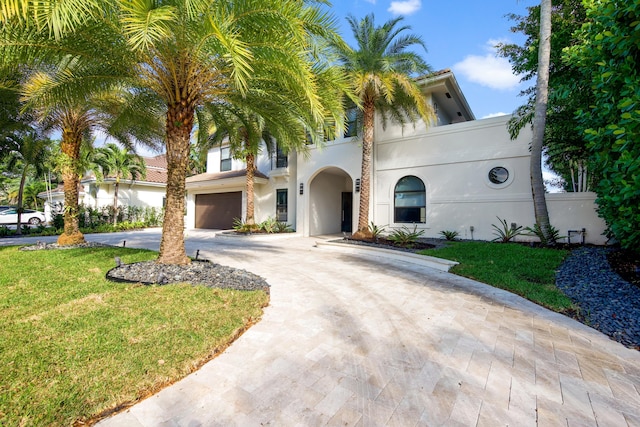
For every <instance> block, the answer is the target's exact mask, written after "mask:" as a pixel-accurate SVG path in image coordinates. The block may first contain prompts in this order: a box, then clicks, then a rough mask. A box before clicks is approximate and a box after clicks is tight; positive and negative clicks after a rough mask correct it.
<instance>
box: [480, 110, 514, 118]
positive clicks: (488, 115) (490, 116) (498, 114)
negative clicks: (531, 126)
mask: <svg viewBox="0 0 640 427" xmlns="http://www.w3.org/2000/svg"><path fill="white" fill-rule="evenodd" d="M508 114H509V113H503V112H502V111H500V112H498V113H490V114H487V115H486V116H484V117H482V118H483V119H490V118H492V117H500V116H506V115H508Z"/></svg>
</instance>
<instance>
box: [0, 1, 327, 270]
mask: <svg viewBox="0 0 640 427" xmlns="http://www.w3.org/2000/svg"><path fill="white" fill-rule="evenodd" d="M50 3H51V2H47V3H46V5H45V4H44V3H40V2H31V1H28V0H20V1H14V0H0V10H1V11H2V13H1V14H0V19H2V20H3V21H4V22H5V23H8V22H10V23H11V24H14V25H5V26H4V29H5V30H6V31H8V32H10V33H11V31H12V30H13V29H14V28H15V27H17V26H20V25H15V24H16V22H21V23H24V22H25V21H28V23H30V24H31V28H33V27H35V28H43V29H46V30H50V32H52V33H53V34H54V36H55V37H50V38H49V41H48V43H49V45H50V46H51V49H48V48H47V50H48V51H50V52H53V53H52V55H53V54H56V55H60V53H61V52H62V53H71V52H73V55H74V56H73V61H75V62H77V63H81V64H94V63H95V62H96V60H97V59H98V60H100V61H101V62H102V63H103V64H104V68H108V67H110V69H109V70H107V71H109V73H105V74H102V75H103V76H105V75H107V76H113V75H115V74H114V73H116V74H117V72H122V75H121V77H122V79H121V81H125V82H126V83H128V84H134V83H135V84H136V85H137V87H142V88H146V89H147V90H149V92H151V93H153V95H155V96H156V98H157V99H160V100H161V101H162V103H163V104H164V106H165V107H166V114H165V118H166V120H165V123H166V125H165V126H166V140H165V144H166V154H167V169H168V180H167V198H166V208H165V217H164V222H163V231H162V241H161V244H160V254H159V257H158V262H160V263H169V264H184V263H188V262H189V258H188V257H187V256H186V252H185V249H184V236H183V228H184V193H185V177H186V172H187V168H188V163H189V151H190V150H189V147H190V139H191V134H192V130H193V126H194V120H195V116H196V112H197V111H198V109H200V108H201V107H203V106H204V105H207V104H212V103H217V102H220V101H223V100H224V99H225V98H226V97H227V96H229V94H230V93H231V91H236V92H238V93H241V94H243V93H246V92H247V91H248V89H249V83H248V78H249V76H251V77H252V79H256V78H258V79H259V78H260V77H261V76H271V75H273V74H276V75H278V78H279V80H280V81H281V86H280V87H288V88H291V89H292V91H295V92H296V93H297V94H300V95H301V96H302V97H303V98H304V100H305V103H304V106H305V108H307V109H308V110H309V112H310V114H311V115H312V116H313V117H314V118H315V120H316V121H317V122H322V120H323V119H324V116H325V111H324V108H323V105H322V102H321V100H320V99H319V98H318V97H317V93H316V80H315V75H314V69H313V65H314V62H313V60H312V59H313V58H312V56H313V54H315V52H316V51H315V50H314V49H313V48H314V47H315V46H316V45H315V40H316V38H322V37H329V38H337V35H336V31H335V23H334V22H333V19H332V18H331V17H330V16H329V15H328V14H327V13H325V12H322V11H321V9H320V7H319V5H318V3H322V2H318V1H313V0H309V1H299V0H262V1H255V0H237V1H233V2H222V1H216V0H199V1H196V0H190V1H184V0H166V1H163V2H142V1H140V2H131V1H129V0H116V1H114V2H108V3H107V2H102V1H98V0H86V1H82V2H75V1H71V2H68V1H55V2H54V3H56V4H55V6H56V7H52V6H51V5H50ZM21 27H22V28H25V26H24V25H21ZM29 34H30V33H28V31H22V33H21V34H20V36H22V37H23V38H13V40H16V41H15V42H14V44H13V45H12V48H13V47H14V46H24V44H25V43H24V41H23V40H25V39H24V37H25V36H28V35H29ZM66 40H69V41H70V42H73V44H70V46H73V48H74V49H68V50H64V49H60V46H61V45H64V43H65V41H66ZM88 40H89V41H95V42H94V43H91V42H88ZM21 42H22V44H20V43H21ZM98 49H99V50H100V52H97V54H96V50H98ZM43 50H45V47H44V44H43V43H40V44H39V45H38V51H39V52H42V51H43ZM32 52H33V49H32ZM122 64H126V65H127V66H126V67H125V66H123V65H122ZM93 76H97V75H96V74H93ZM91 81H92V82H93V83H94V84H95V83H97V82H100V83H101V86H99V87H100V88H104V87H105V86H106V85H107V84H105V83H104V81H105V80H104V79H102V80H99V79H97V78H94V79H92V80H91ZM74 94H75V99H78V98H79V97H80V96H79V95H78V93H77V91H76V92H74ZM81 95H84V94H81ZM299 99H300V97H296V99H295V100H291V103H295V102H297V101H298V100H299Z"/></svg>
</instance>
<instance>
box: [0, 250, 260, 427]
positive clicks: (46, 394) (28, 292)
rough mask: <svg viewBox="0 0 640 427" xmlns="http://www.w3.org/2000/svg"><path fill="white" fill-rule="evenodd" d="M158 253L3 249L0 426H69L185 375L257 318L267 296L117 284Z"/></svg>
mask: <svg viewBox="0 0 640 427" xmlns="http://www.w3.org/2000/svg"><path fill="white" fill-rule="evenodd" d="M116 255H117V256H119V257H120V258H121V259H122V261H123V262H125V263H132V262H136V261H143V260H150V259H154V258H156V257H157V253H154V252H151V251H146V250H138V249H125V248H111V247H109V248H84V249H71V250H46V251H45V250H43V251H19V250H18V249H17V248H16V247H4V248H0V319H1V320H0V425H7V426H9V425H64V426H68V425H72V424H73V423H74V422H76V421H78V420H87V419H91V418H92V417H95V416H96V415H97V414H100V413H102V412H103V411H106V410H109V409H111V408H115V407H118V406H120V405H123V404H127V403H131V402H134V401H136V400H138V399H140V398H141V397H145V396H146V395H148V394H150V393H152V392H155V391H157V390H158V389H160V388H161V387H163V386H165V385H167V384H170V383H172V382H175V381H176V380H178V379H179V378H182V377H184V376H185V375H187V374H188V373H190V372H192V371H193V370H194V369H196V368H197V367H199V366H200V365H201V364H202V363H204V362H205V361H207V360H209V359H210V358H211V357H212V356H213V355H214V354H215V353H216V352H217V351H219V350H220V349H222V348H224V347H225V346H226V345H228V344H229V343H230V342H231V341H233V340H234V339H235V337H237V335H238V334H239V333H240V332H241V331H243V330H244V329H245V328H246V327H248V325H250V324H251V323H252V322H254V321H255V320H256V319H259V318H260V317H261V315H262V308H263V307H264V306H266V305H267V303H268V299H269V297H268V295H267V294H266V293H265V292H262V291H254V292H247V291H234V290H220V289H210V288H206V287H201V286H190V285H167V286H142V285H137V284H126V283H113V282H110V281H108V280H106V279H105V273H106V272H107V270H108V269H110V268H111V267H113V266H114V265H115V264H114V256H116Z"/></svg>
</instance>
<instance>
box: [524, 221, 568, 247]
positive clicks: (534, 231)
mask: <svg viewBox="0 0 640 427" xmlns="http://www.w3.org/2000/svg"><path fill="white" fill-rule="evenodd" d="M525 231H526V233H524V234H526V235H527V236H536V237H537V238H538V239H540V243H542V244H543V245H544V246H547V245H548V243H549V242H548V241H547V239H546V238H545V237H544V233H543V232H542V230H541V229H540V226H539V225H538V223H535V224H533V227H525ZM549 232H550V233H551V236H552V237H553V241H554V242H557V241H559V240H562V239H564V238H565V237H567V236H561V235H560V231H558V229H557V228H555V227H554V226H552V225H549Z"/></svg>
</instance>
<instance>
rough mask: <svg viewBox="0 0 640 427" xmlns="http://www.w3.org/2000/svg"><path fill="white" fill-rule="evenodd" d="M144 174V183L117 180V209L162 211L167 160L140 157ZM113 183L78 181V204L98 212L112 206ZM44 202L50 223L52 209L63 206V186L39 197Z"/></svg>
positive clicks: (90, 177) (106, 180) (108, 180)
mask: <svg viewBox="0 0 640 427" xmlns="http://www.w3.org/2000/svg"><path fill="white" fill-rule="evenodd" d="M142 159H143V160H144V162H145V165H146V169H147V174H146V177H145V178H144V179H139V180H135V181H132V180H128V179H127V180H125V179H121V180H120V185H119V187H118V206H138V207H153V208H158V209H161V208H163V207H164V202H165V197H166V186H167V160H166V156H165V155H164V154H161V155H158V156H155V157H143V158H142ZM115 183H116V180H115V178H113V177H106V178H104V179H103V180H100V181H99V180H97V179H96V177H95V176H94V175H86V176H84V177H83V178H82V179H81V180H80V186H79V195H78V203H79V204H84V205H87V206H91V207H93V208H101V207H104V206H112V205H113V196H114V192H115ZM38 197H39V198H41V199H44V200H45V208H44V211H45V215H46V216H47V220H48V221H50V220H51V211H52V208H53V207H54V206H56V205H62V204H64V189H63V187H62V184H60V185H59V186H58V187H57V188H54V189H52V190H51V191H45V192H42V193H40V194H38Z"/></svg>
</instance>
